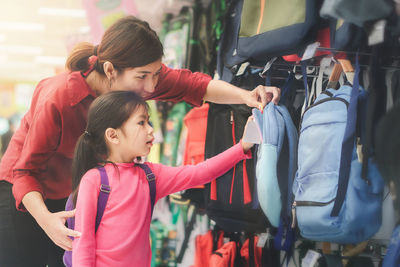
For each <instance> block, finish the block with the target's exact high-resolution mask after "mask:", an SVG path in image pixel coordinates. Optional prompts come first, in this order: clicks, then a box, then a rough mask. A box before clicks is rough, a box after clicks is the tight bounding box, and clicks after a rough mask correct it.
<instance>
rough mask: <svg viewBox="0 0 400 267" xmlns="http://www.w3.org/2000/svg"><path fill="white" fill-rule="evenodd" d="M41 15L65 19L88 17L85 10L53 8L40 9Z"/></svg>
mask: <svg viewBox="0 0 400 267" xmlns="http://www.w3.org/2000/svg"><path fill="white" fill-rule="evenodd" d="M38 14H39V15H47V16H63V17H76V18H84V17H86V13H85V10H83V9H72V8H52V7H39V8H38Z"/></svg>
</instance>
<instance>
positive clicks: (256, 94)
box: [244, 85, 281, 110]
mask: <svg viewBox="0 0 400 267" xmlns="http://www.w3.org/2000/svg"><path fill="white" fill-rule="evenodd" d="M280 97H281V90H280V89H279V88H278V87H273V86H263V85H259V86H257V87H256V88H255V89H253V91H249V93H248V94H247V96H246V97H245V99H244V102H245V103H246V105H248V106H249V107H254V108H258V109H260V110H263V109H264V107H265V106H266V105H267V104H268V103H269V102H271V101H272V102H273V103H274V104H275V105H277V104H278V102H279V98H280Z"/></svg>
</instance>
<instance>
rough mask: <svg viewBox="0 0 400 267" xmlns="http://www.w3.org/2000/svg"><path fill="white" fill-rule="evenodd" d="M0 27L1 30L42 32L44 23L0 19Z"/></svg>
mask: <svg viewBox="0 0 400 267" xmlns="http://www.w3.org/2000/svg"><path fill="white" fill-rule="evenodd" d="M0 29H1V30H16V31H30V32H43V31H44V25H43V24H39V23H26V22H12V21H0Z"/></svg>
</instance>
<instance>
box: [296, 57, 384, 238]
mask: <svg viewBox="0 0 400 267" xmlns="http://www.w3.org/2000/svg"><path fill="white" fill-rule="evenodd" d="M359 71H360V70H359V65H358V60H357V62H356V71H355V76H354V83H353V86H352V87H351V86H349V85H348V84H345V85H343V86H341V87H340V88H339V89H338V90H334V89H327V90H326V91H324V92H322V93H321V94H320V95H319V96H318V97H317V98H316V100H315V102H314V103H313V104H312V105H310V106H309V107H308V108H306V110H305V112H304V114H303V117H302V121H301V130H300V137H299V145H298V170H297V173H296V177H295V181H294V185H293V193H294V195H295V201H294V202H293V208H295V211H296V217H297V222H298V227H299V229H300V233H301V235H302V236H303V237H304V238H307V239H311V240H317V241H328V242H336V243H359V242H361V241H364V240H366V239H368V238H370V237H371V236H373V234H375V233H376V232H377V231H378V229H379V227H380V225H381V216H382V215H381V213H382V211H381V209H382V192H383V180H382V178H381V176H380V174H379V172H378V169H377V168H376V165H375V163H374V162H373V160H372V159H370V162H369V165H368V167H369V168H368V175H367V177H366V179H364V178H362V176H361V167H362V164H361V163H360V161H359V160H358V157H357V145H356V143H357V139H356V127H357V126H358V128H362V126H361V127H360V125H361V123H362V122H363V118H362V115H363V114H364V113H365V112H361V108H362V105H361V103H362V102H361V100H362V99H365V91H364V89H362V88H360V87H359V81H358V74H359ZM358 102H360V105H358ZM357 115H359V116H357ZM361 133H362V131H361ZM361 137H362V135H361ZM361 141H362V140H361Z"/></svg>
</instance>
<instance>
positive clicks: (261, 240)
mask: <svg viewBox="0 0 400 267" xmlns="http://www.w3.org/2000/svg"><path fill="white" fill-rule="evenodd" d="M268 237H269V235H268V233H261V234H259V235H258V241H257V247H258V248H263V247H265V243H266V242H267V240H268Z"/></svg>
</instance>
